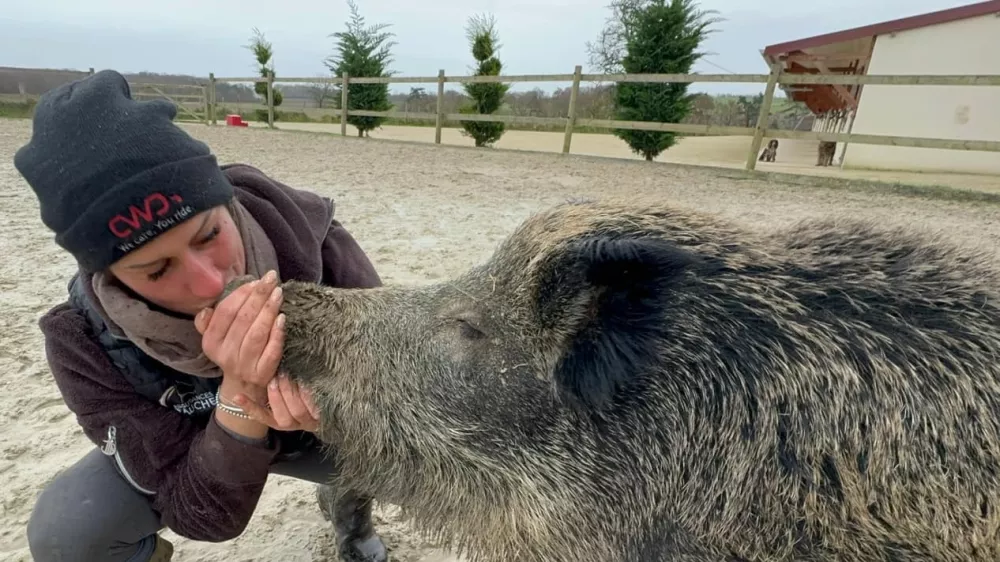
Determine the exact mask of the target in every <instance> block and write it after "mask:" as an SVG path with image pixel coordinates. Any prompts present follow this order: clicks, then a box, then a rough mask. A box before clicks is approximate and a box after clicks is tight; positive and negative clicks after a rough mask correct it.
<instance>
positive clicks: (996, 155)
mask: <svg viewBox="0 0 1000 562" xmlns="http://www.w3.org/2000/svg"><path fill="white" fill-rule="evenodd" d="M762 54H763V56H764V59H765V60H766V61H767V63H768V65H770V64H772V63H773V62H775V61H782V62H783V68H784V72H786V73H806V74H830V73H833V74H872V75H894V74H923V75H936V74H950V75H955V74H958V75H984V74H988V75H1000V0H990V1H988V2H980V3H977V4H970V5H966V6H959V7H957V8H951V9H948V10H942V11H938V12H932V13H928V14H923V15H918V16H913V17H907V18H903V19H898V20H893V21H888V22H883V23H878V24H874V25H868V26H864V27H859V28H855V29H848V30H845V31H839V32H835V33H828V34H824V35H818V36H815V37H809V38H806V39H799V40H796V41H789V42H786V43H779V44H775V45H771V46H769V47H767V48H765V49H764V50H763V52H762ZM783 89H784V90H785V91H786V92H787V94H788V96H789V98H791V99H795V100H797V101H801V102H804V103H805V104H806V105H807V106H808V107H809V109H810V110H811V111H812V112H813V113H814V114H816V116H817V120H816V125H815V127H814V130H817V131H830V132H844V133H846V132H851V133H858V134H869V135H888V136H898V137H923V138H938V139H956V140H985V141H1000V86H910V85H905V86H900V85H858V86H839V85H820V84H809V85H806V84H802V85H789V86H783ZM838 162H839V163H840V164H841V165H842V166H843V167H845V168H873V169H895V170H913V171H928V172H931V171H941V172H966V173H985V174H1000V152H987V151H970V150H950V149H932V148H912V147H899V146H885V145H872V144H858V143H852V144H851V145H850V146H849V147H848V146H845V145H844V143H840V144H839V145H838V147H837V156H836V157H835V158H834V164H837V163H838Z"/></svg>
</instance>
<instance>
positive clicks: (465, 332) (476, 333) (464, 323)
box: [455, 318, 486, 340]
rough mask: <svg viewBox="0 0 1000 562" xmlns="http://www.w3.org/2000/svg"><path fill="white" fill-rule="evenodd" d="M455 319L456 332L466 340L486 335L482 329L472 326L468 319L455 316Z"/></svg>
mask: <svg viewBox="0 0 1000 562" xmlns="http://www.w3.org/2000/svg"><path fill="white" fill-rule="evenodd" d="M455 321H456V322H458V333H460V334H461V335H462V337H463V338H465V339H467V340H481V339H483V338H485V337H486V334H484V333H483V331H482V330H480V329H479V328H477V327H476V326H474V325H473V324H472V323H471V322H469V321H468V320H465V319H463V318H456V319H455Z"/></svg>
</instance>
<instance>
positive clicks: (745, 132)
mask: <svg viewBox="0 0 1000 562" xmlns="http://www.w3.org/2000/svg"><path fill="white" fill-rule="evenodd" d="M218 82H251V83H255V84H256V83H266V84H267V96H266V97H267V101H266V103H267V108H268V126H269V127H272V128H273V127H274V104H273V103H272V100H273V89H274V84H275V82H278V83H289V84H303V83H305V84H335V85H344V84H347V85H348V86H349V85H350V84H406V83H409V84H415V83H420V84H428V83H437V86H438V88H437V90H438V96H437V111H436V112H434V113H410V112H401V111H368V110H360V109H348V92H349V88H341V113H340V133H341V134H342V135H346V134H347V118H348V117H351V116H358V117H390V118H404V119H413V120H426V121H434V122H435V132H434V142H435V143H436V144H441V128H442V125H443V124H444V122H461V121H486V122H496V123H507V124H531V125H557V126H564V127H565V138H564V141H563V150H562V151H563V153H569V152H570V146H571V143H572V136H573V130H574V128H575V127H591V128H600V129H633V130H642V131H669V132H676V133H687V134H698V135H710V136H717V135H739V136H748V137H751V141H750V146H749V150H748V151H747V160H746V169H747V170H753V169H754V168H755V167H756V162H757V155H758V153H759V152H760V148H761V144H762V142H763V139H764V137H771V138H779V139H801V140H815V141H827V142H838V143H845V144H849V143H859V144H873V145H887V146H903V147H916V148H939V149H947V150H977V151H989V152H1000V140H989V141H985V140H956V139H937V138H924V137H901V136H892V135H866V134H855V133H851V132H847V133H835V132H819V131H793V130H787V129H772V128H768V127H767V124H768V122H769V119H770V117H771V104H772V101H773V100H774V91H775V89H776V88H777V86H779V85H789V86H790V85H803V84H813V85H837V86H850V85H868V84H870V85H883V86H1000V75H918V74H907V75H843V74H785V73H784V72H783V71H782V66H781V64H780V63H775V64H774V65H772V66H771V68H770V72H769V73H768V74H583V72H582V68H581V67H580V66H577V67H576V68H575V69H574V72H573V73H572V74H520V75H506V76H505V75H501V76H447V75H446V74H445V72H444V70H441V71H439V73H438V75H437V76H380V77H351V76H348V75H346V74H345V75H344V76H330V77H323V78H281V79H278V80H275V79H274V77H273V76H269V77H216V76H215V75H214V74H210V75H209V82H208V92H207V97H208V100H209V102H208V113H209V121H210V122H211V123H212V124H215V123H216V115H215V111H216V96H215V93H216V90H215V85H216V83H218ZM496 82H503V83H514V82H572V89H571V94H570V103H569V109H568V111H567V115H566V116H565V117H530V116H516V115H489V114H468V113H445V112H444V109H443V107H442V102H443V97H444V95H443V94H444V85H445V84H446V83H460V84H468V83H496ZM580 82H618V83H620V82H646V83H694V82H715V83H743V84H746V83H756V84H766V87H765V90H764V100H763V103H762V104H761V108H760V113H759V114H758V116H757V123H756V126H754V127H722V126H715V125H692V124H686V123H660V122H652V121H618V120H614V119H583V118H578V117H577V116H576V103H575V100H576V95H577V93H578V92H579V89H580Z"/></svg>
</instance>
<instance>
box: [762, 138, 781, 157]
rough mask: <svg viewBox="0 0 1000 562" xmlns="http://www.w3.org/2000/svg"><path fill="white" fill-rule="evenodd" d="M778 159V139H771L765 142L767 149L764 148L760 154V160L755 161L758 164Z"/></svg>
mask: <svg viewBox="0 0 1000 562" xmlns="http://www.w3.org/2000/svg"><path fill="white" fill-rule="evenodd" d="M777 157H778V139H771V140H769V141H767V148H765V149H764V150H763V151H761V153H760V158H758V159H757V160H758V161H760V162H774V159H775V158H777Z"/></svg>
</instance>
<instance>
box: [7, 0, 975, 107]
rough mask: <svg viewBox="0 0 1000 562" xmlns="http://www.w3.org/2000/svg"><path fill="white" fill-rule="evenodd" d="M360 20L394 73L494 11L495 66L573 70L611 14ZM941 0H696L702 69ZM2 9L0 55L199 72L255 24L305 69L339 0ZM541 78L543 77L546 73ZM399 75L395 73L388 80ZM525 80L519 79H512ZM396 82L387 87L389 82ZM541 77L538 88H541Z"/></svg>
mask: <svg viewBox="0 0 1000 562" xmlns="http://www.w3.org/2000/svg"><path fill="white" fill-rule="evenodd" d="M357 3H358V5H359V6H360V9H361V13H362V15H363V16H364V17H365V19H366V21H367V22H368V23H376V22H377V23H381V22H385V23H389V24H392V27H391V28H390V30H391V31H393V32H394V33H395V34H396V38H395V40H396V41H397V42H398V45H397V46H396V47H395V49H394V59H395V60H394V63H393V65H392V69H393V70H395V71H397V72H398V73H399V74H402V75H410V76H413V75H428V76H430V75H436V74H437V71H438V69H440V68H444V69H445V71H446V72H447V73H449V74H470V73H471V72H470V71H469V69H470V66H471V64H472V63H473V62H474V61H473V59H472V55H471V53H470V52H469V48H468V46H467V43H466V38H465V31H464V25H465V23H466V21H467V18H468V17H469V16H470V15H472V14H474V13H481V12H492V13H493V14H495V15H496V18H497V28H498V31H499V35H500V41H501V44H502V48H501V50H500V53H499V54H500V58H501V61H502V62H503V64H504V73H505V74H553V73H571V72H572V71H573V67H574V65H577V64H582V65H584V72H587V71H593V69H590V68H588V66H587V55H586V49H585V45H586V42H587V41H588V40H593V39H595V38H596V37H597V35H598V32H599V31H600V29H601V28H602V27H603V25H604V22H605V19H606V18H607V16H608V15H609V14H610V10H609V9H608V8H607V4H608V0H427V1H425V2H413V1H401V0H358V1H357ZM968 3H971V2H962V1H953V0H952V1H949V0H807V1H803V0H771V1H770V2H758V3H756V4H755V5H757V6H761V7H759V8H750V7H749V6H751V5H754V4H751V2H750V1H748V0H702V2H701V6H702V7H703V8H708V9H714V10H717V11H718V12H719V15H720V16H721V17H723V18H725V21H724V22H722V23H719V24H717V25H716V29H717V30H718V31H717V32H716V33H714V34H713V35H711V36H710V39H709V40H708V42H707V44H706V45H705V49H706V50H707V51H709V52H711V53H713V55H712V56H709V57H707V58H706V59H705V60H703V61H701V62H700V63H699V64H698V65H697V66H696V67H695V71H697V72H701V73H721V72H735V73H766V72H767V67H766V65H765V64H764V62H763V59H762V58H761V56H760V50H761V49H763V48H764V47H765V46H767V45H770V44H772V43H779V42H784V41H789V40H793V39H798V38H802V37H808V36H811V35H816V34H820V33H827V32H831V31H838V30H841V29H845V28H849V27H856V26H860V25H868V24H871V23H876V22H879V21H884V20H887V19H895V18H900V17H905V16H910V15H916V14H921V13H924V12H929V11H936V10H941V9H945V8H951V7H955V6H960V5H963V4H968ZM4 4H5V5H4V7H3V10H2V13H0V66H22V67H36V68H77V69H82V70H86V69H87V68H89V67H94V68H96V69H98V70H100V69H103V68H114V69H116V70H119V71H122V72H132V71H143V70H144V71H150V72H161V73H182V74H194V75H200V76H207V75H208V73H209V72H215V74H216V76H226V75H228V76H233V75H238V76H248V75H253V74H254V62H253V57H252V55H251V54H250V52H249V51H247V50H246V49H244V48H243V46H244V45H246V44H247V42H248V41H249V38H250V36H251V30H252V28H253V27H257V28H259V29H260V30H261V31H262V32H264V34H265V36H266V37H267V39H268V40H270V41H271V42H272V43H273V45H274V49H275V56H274V60H275V67H276V72H277V74H278V75H279V77H280V76H282V75H284V76H315V75H319V74H323V73H325V72H327V71H326V68H325V67H324V66H323V59H324V58H325V57H327V56H329V55H330V54H331V53H332V52H333V45H334V39H333V38H331V37H330V36H329V35H330V34H331V33H333V32H336V31H341V30H343V29H344V26H345V22H346V20H347V17H348V7H347V2H346V0H324V1H318V0H173V1H171V2H145V1H144V0H83V1H81V0H23V1H22V0H12V1H5V2H4ZM546 86H549V87H551V86H552V85H546ZM404 87H405V88H408V87H409V85H406V84H403V85H399V86H398V88H404ZM531 87H534V85H529V84H522V85H520V86H519V88H518V89H522V88H531ZM394 89H397V88H396V87H394ZM546 89H548V88H546ZM693 89H695V90H699V91H708V92H719V91H733V92H741V93H742V92H756V91H762V90H763V85H744V86H740V85H733V84H705V83H702V84H695V85H694V86H693Z"/></svg>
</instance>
